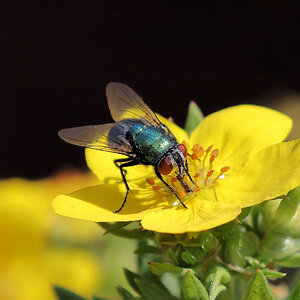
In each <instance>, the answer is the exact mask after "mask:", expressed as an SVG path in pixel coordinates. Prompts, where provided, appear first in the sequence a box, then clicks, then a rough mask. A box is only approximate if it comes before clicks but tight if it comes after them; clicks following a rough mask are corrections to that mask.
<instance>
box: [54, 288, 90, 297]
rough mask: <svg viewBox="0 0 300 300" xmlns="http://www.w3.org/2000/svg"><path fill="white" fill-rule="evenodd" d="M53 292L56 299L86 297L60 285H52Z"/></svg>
mask: <svg viewBox="0 0 300 300" xmlns="http://www.w3.org/2000/svg"><path fill="white" fill-rule="evenodd" d="M54 292H55V294H56V296H57V298H58V300H87V299H86V298H83V297H81V296H79V295H77V294H75V293H74V292H72V291H70V290H68V289H66V288H63V287H60V286H54Z"/></svg>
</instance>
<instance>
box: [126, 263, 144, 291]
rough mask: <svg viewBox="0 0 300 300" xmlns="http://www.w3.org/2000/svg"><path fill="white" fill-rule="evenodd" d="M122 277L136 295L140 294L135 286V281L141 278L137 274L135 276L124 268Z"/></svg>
mask: <svg viewBox="0 0 300 300" xmlns="http://www.w3.org/2000/svg"><path fill="white" fill-rule="evenodd" d="M124 275H125V278H126V280H127V282H128V283H129V285H130V286H131V287H132V288H133V289H134V290H135V291H136V292H137V293H138V294H140V293H141V291H140V289H139V287H138V285H137V284H136V280H138V279H141V276H140V275H139V274H136V273H134V272H132V271H130V270H128V269H126V268H124Z"/></svg>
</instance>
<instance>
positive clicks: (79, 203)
mask: <svg viewBox="0 0 300 300" xmlns="http://www.w3.org/2000/svg"><path fill="white" fill-rule="evenodd" d="M125 192H126V190H125V187H123V185H121V184H102V185H97V186H93V187H88V188H84V189H81V190H78V191H76V192H73V193H71V194H69V195H60V196H58V197H56V198H55V199H54V200H53V202H52V206H53V208H54V210H55V212H56V213H58V214H61V215H63V216H68V217H73V218H78V219H84V220H90V221H96V222H114V221H133V220H140V219H141V218H142V217H143V216H144V215H146V214H148V213H149V212H151V211H154V210H159V209H161V207H164V206H166V205H167V201H166V200H164V197H158V196H157V194H156V193H154V192H153V190H152V189H151V188H150V187H148V188H145V189H139V190H132V191H130V192H129V194H128V198H127V202H126V204H125V206H124V208H123V209H122V210H121V211H120V212H119V213H114V211H116V210H117V209H119V208H120V206H121V204H122V203H123V200H124V197H125Z"/></svg>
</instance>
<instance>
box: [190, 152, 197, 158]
mask: <svg viewBox="0 0 300 300" xmlns="http://www.w3.org/2000/svg"><path fill="white" fill-rule="evenodd" d="M191 157H192V160H195V159H197V158H198V155H197V154H196V153H195V152H194V153H193V154H192V156H191Z"/></svg>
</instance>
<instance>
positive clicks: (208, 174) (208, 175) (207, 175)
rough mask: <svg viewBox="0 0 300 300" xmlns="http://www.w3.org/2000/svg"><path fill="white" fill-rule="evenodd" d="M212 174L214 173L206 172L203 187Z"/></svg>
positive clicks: (211, 171)
mask: <svg viewBox="0 0 300 300" xmlns="http://www.w3.org/2000/svg"><path fill="white" fill-rule="evenodd" d="M213 172H214V170H210V171H208V172H207V174H206V178H205V182H204V185H206V183H207V180H208V178H209V177H211V175H212V174H213Z"/></svg>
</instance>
